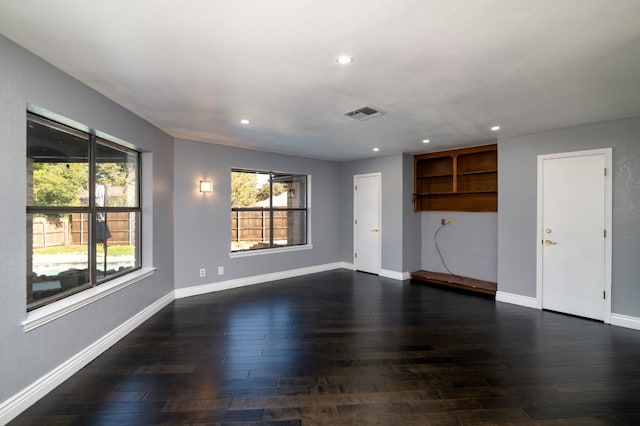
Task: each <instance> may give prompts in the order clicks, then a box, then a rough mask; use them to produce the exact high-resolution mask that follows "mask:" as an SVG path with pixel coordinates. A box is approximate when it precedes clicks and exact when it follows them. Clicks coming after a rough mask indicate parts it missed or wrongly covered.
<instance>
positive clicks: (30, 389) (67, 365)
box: [0, 291, 174, 424]
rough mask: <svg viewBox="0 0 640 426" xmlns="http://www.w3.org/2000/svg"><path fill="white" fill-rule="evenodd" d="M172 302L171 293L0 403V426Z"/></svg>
mask: <svg viewBox="0 0 640 426" xmlns="http://www.w3.org/2000/svg"><path fill="white" fill-rule="evenodd" d="M173 300H174V294H173V291H172V292H170V293H168V294H167V295H165V296H163V297H162V298H160V299H158V300H157V301H155V302H154V303H152V304H151V305H149V306H147V307H146V308H145V309H143V310H142V311H140V312H139V313H137V314H136V315H134V316H133V317H131V318H129V319H128V320H127V321H125V322H124V323H122V324H121V325H119V326H118V327H116V328H114V329H113V330H111V331H110V332H109V333H107V334H105V335H104V336H102V337H101V338H100V339H98V340H96V341H95V342H93V343H92V344H91V345H89V346H87V347H86V348H85V349H83V350H82V351H80V352H78V353H77V354H75V355H74V356H72V357H71V358H69V359H68V360H67V361H65V362H63V363H62V364H60V365H59V366H58V367H56V368H54V369H53V370H51V371H50V372H49V373H47V374H45V375H44V376H42V377H40V378H39V379H38V380H36V381H35V382H33V383H32V384H30V385H29V386H27V387H26V388H24V389H23V390H22V391H20V392H18V393H17V394H15V395H13V396H12V397H10V398H9V399H7V400H6V401H4V402H2V403H0V424H6V423H8V422H10V421H11V420H12V419H14V418H15V417H16V416H18V415H19V414H20V413H22V412H23V411H24V410H26V409H27V408H29V407H30V406H31V405H33V404H34V403H36V402H37V401H38V400H39V399H40V398H42V397H43V396H45V395H46V394H47V393H49V392H51V391H52V390H53V389H54V388H56V387H57V386H59V385H60V384H62V382H64V381H65V380H67V379H68V378H69V377H71V376H72V375H73V374H75V373H76V372H78V371H79V370H80V369H81V368H82V367H84V366H85V365H87V364H88V363H90V362H91V361H93V360H94V359H95V358H97V357H98V356H99V355H100V354H102V353H103V352H104V351H106V350H107V349H109V348H110V347H111V346H113V345H114V344H115V343H116V342H118V341H119V340H120V339H122V338H123V337H125V336H126V335H127V334H129V333H130V332H131V331H133V330H134V329H135V328H136V327H138V326H139V325H140V324H142V323H143V322H145V321H146V320H147V319H149V318H150V317H151V316H153V315H154V314H155V313H156V312H158V311H160V309H162V308H164V307H165V306H167V305H168V304H169V303H171V302H172V301H173Z"/></svg>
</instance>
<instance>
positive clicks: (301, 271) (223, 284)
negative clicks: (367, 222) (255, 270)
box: [175, 262, 343, 299]
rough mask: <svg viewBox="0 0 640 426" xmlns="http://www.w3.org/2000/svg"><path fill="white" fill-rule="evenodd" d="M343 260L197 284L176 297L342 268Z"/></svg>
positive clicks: (176, 291) (178, 291) (180, 289)
mask: <svg viewBox="0 0 640 426" xmlns="http://www.w3.org/2000/svg"><path fill="white" fill-rule="evenodd" d="M342 268H343V262H335V263H327V264H324V265H316V266H308V267H306V268H298V269H290V270H288V271H282V272H273V273H270V274H263V275H254V276H252V277H244V278H237V279H233V280H226V281H218V282H215V283H211V284H204V285H195V286H191V287H184V288H177V289H175V296H176V299H182V298H184V297H190V296H197V295H199V294H206V293H213V292H216V291H221V290H229V289H232V288H238V287H246V286H250V285H254V284H262V283H265V282H269V281H276V280H282V279H285V278H293V277H299V276H301V275H307V274H315V273H318V272H324V271H331V270H333V269H342Z"/></svg>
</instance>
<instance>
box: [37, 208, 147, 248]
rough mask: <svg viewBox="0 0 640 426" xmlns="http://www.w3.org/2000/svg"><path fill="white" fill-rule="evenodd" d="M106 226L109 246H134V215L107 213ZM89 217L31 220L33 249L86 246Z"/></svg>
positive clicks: (38, 218)
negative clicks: (109, 234) (109, 233)
mask: <svg viewBox="0 0 640 426" xmlns="http://www.w3.org/2000/svg"><path fill="white" fill-rule="evenodd" d="M106 216H107V226H108V227H109V231H110V232H111V238H109V239H108V243H109V244H110V245H133V244H135V237H136V235H135V233H136V224H135V217H136V216H135V213H128V212H115V213H108V214H107V215H106ZM88 219H89V217H88V215H87V214H81V213H73V214H72V215H71V218H70V219H69V218H66V217H65V218H60V219H58V220H55V221H50V220H48V219H47V218H44V217H34V218H33V248H43V247H56V246H68V245H86V244H87V241H88V240H89V220H88Z"/></svg>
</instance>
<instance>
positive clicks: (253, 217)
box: [231, 210, 287, 242]
mask: <svg viewBox="0 0 640 426" xmlns="http://www.w3.org/2000/svg"><path fill="white" fill-rule="evenodd" d="M270 233H271V229H270V226H269V212H268V211H237V210H232V211H231V241H235V242H269V237H270V235H271V234H270ZM273 239H274V240H286V239H287V212H286V211H274V212H273Z"/></svg>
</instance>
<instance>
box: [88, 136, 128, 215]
mask: <svg viewBox="0 0 640 426" xmlns="http://www.w3.org/2000/svg"><path fill="white" fill-rule="evenodd" d="M137 179H138V153H137V152H133V151H128V150H126V149H124V148H118V147H115V146H113V145H112V144H109V143H107V142H101V141H98V143H97V144H96V207H138V185H137Z"/></svg>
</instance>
